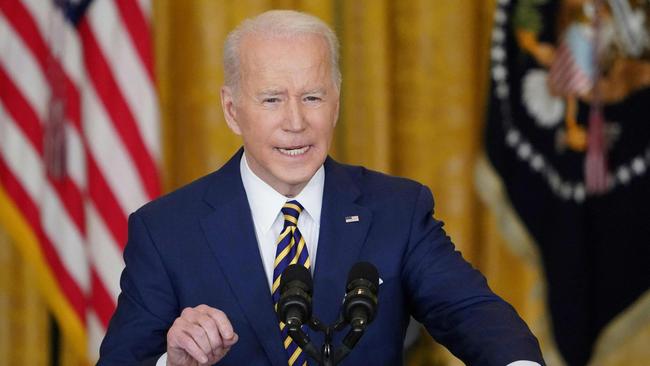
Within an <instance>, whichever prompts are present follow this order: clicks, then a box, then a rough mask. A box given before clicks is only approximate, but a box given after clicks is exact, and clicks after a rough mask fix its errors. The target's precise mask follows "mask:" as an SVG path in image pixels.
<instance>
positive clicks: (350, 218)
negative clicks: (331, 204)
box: [345, 215, 359, 224]
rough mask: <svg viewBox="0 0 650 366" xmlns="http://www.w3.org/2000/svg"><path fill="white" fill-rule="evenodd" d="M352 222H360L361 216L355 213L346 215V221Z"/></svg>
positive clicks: (347, 222)
mask: <svg viewBox="0 0 650 366" xmlns="http://www.w3.org/2000/svg"><path fill="white" fill-rule="evenodd" d="M351 222H359V216H357V215H354V216H345V223H346V224H349V223H351Z"/></svg>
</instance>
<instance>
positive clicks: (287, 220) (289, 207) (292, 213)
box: [282, 200, 303, 226]
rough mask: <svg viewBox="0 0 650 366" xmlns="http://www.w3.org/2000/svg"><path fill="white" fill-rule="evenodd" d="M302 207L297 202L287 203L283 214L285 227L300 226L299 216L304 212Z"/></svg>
mask: <svg viewBox="0 0 650 366" xmlns="http://www.w3.org/2000/svg"><path fill="white" fill-rule="evenodd" d="M302 210H303V207H302V205H301V204H300V203H299V202H298V201H296V200H293V201H287V203H285V204H284V206H282V214H283V215H284V225H285V226H287V225H293V226H296V225H298V216H300V213H301V212H302Z"/></svg>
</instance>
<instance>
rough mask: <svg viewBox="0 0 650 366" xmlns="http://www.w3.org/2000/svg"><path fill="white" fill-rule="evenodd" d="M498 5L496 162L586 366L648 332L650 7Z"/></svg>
mask: <svg viewBox="0 0 650 366" xmlns="http://www.w3.org/2000/svg"><path fill="white" fill-rule="evenodd" d="M497 4H498V5H497V8H496V13H495V17H494V27H493V34H492V46H491V91H490V94H491V96H490V99H489V113H488V116H489V118H488V121H487V125H486V129H485V145H486V152H487V157H488V160H489V164H488V165H489V167H490V169H492V172H493V173H496V176H498V178H499V180H500V182H501V183H502V187H503V190H504V192H505V193H506V194H505V195H504V198H505V202H501V203H502V204H504V205H505V206H506V207H508V208H509V212H512V213H515V214H516V216H517V218H518V220H520V222H521V223H523V227H524V228H525V231H526V233H527V236H528V237H529V238H530V239H531V240H530V242H531V243H532V244H534V245H535V247H536V248H535V250H534V251H531V252H533V253H538V259H539V264H540V265H541V266H542V271H543V273H544V274H545V277H546V286H545V287H546V301H547V305H548V310H549V312H550V316H551V322H550V328H551V329H552V334H553V338H554V343H555V344H556V345H557V349H559V352H560V354H561V356H562V359H563V360H564V362H566V364H568V365H585V364H587V363H589V362H590V361H596V360H598V359H601V360H602V359H603V358H604V355H605V354H606V353H608V352H616V351H617V350H621V349H622V345H624V344H625V342H626V339H628V337H633V336H634V335H635V334H638V333H639V332H641V331H643V330H644V329H648V326H649V325H650V292H649V291H648V288H649V286H650V271H649V268H650V267H649V265H648V263H649V260H650V245H649V244H648V243H650V225H649V224H648V223H649V220H650V172H649V170H650V117H648V116H650V41H649V38H650V37H649V33H650V2H648V1H634V0H608V1H605V0H571V1H570V0H566V1H555V0H500V1H498V2H497ZM492 203H494V202H492ZM514 244H515V245H516V244H517V243H514ZM519 244H521V243H519ZM646 352H647V351H646ZM646 360H647V358H646Z"/></svg>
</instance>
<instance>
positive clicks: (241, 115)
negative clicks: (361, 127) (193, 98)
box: [221, 35, 339, 197]
mask: <svg viewBox="0 0 650 366" xmlns="http://www.w3.org/2000/svg"><path fill="white" fill-rule="evenodd" d="M331 71H332V68H331V65H330V55H329V51H328V48H327V43H326V41H325V39H323V37H320V36H316V35H301V36H294V37H254V36H246V37H245V38H244V39H243V40H242V42H241V45H240V75H241V79H240V84H239V90H238V92H237V93H236V92H235V91H234V90H231V89H230V88H228V87H224V88H223V89H222V91H221V100H222V106H223V109H224V114H225V116H226V120H227V122H228V126H230V128H231V129H232V130H233V131H234V132H235V133H236V134H238V135H241V136H242V139H243V141H244V149H245V151H246V158H247V159H246V160H247V162H248V165H249V166H250V168H251V170H252V171H253V172H254V173H255V174H256V175H257V176H258V177H260V178H261V179H262V180H264V181H265V182H266V183H268V184H269V185H270V186H271V187H273V188H274V189H275V190H276V191H278V192H280V193H281V194H284V195H286V196H289V197H291V196H295V195H297V194H298V193H300V191H301V190H302V189H303V188H304V186H305V185H306V184H307V182H309V180H310V179H311V177H312V176H313V175H314V174H315V173H316V171H317V170H318V168H319V167H320V166H321V165H322V164H323V162H324V161H325V158H326V157H327V152H328V150H329V147H330V143H331V141H332V134H333V131H334V126H335V125H336V120H337V117H338V108H339V92H338V90H337V88H336V85H335V84H334V82H333V79H332V74H331ZM235 93H236V94H235Z"/></svg>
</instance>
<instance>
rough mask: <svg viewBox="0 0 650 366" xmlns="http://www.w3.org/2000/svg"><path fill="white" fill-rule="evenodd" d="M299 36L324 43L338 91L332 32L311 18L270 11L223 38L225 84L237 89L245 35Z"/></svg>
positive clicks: (335, 41) (336, 45) (336, 49)
mask: <svg viewBox="0 0 650 366" xmlns="http://www.w3.org/2000/svg"><path fill="white" fill-rule="evenodd" d="M251 34H255V35H264V36H299V35H306V34H314V35H318V36H322V37H323V38H324V39H325V41H327V46H328V49H329V55H330V64H331V67H332V78H333V79H334V80H333V81H334V84H335V85H336V88H337V89H339V90H340V87H341V70H340V69H339V41H338V39H337V38H336V34H334V31H332V29H331V28H330V27H329V26H328V25H327V24H325V22H323V21H322V20H320V19H318V18H317V17H315V16H313V15H309V14H306V13H301V12H298V11H294V10H270V11H267V12H264V13H262V14H260V15H258V16H256V17H254V18H249V19H246V20H244V21H243V22H242V23H241V24H240V25H239V26H237V28H235V29H234V30H233V31H231V32H230V33H229V34H228V36H227V37H226V41H225V44H224V49H223V71H224V83H225V85H226V86H228V87H231V88H233V89H235V90H237V89H238V86H239V80H240V78H241V75H240V63H239V61H240V60H239V56H240V54H239V46H240V44H241V41H242V39H244V37H245V36H247V35H251Z"/></svg>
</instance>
